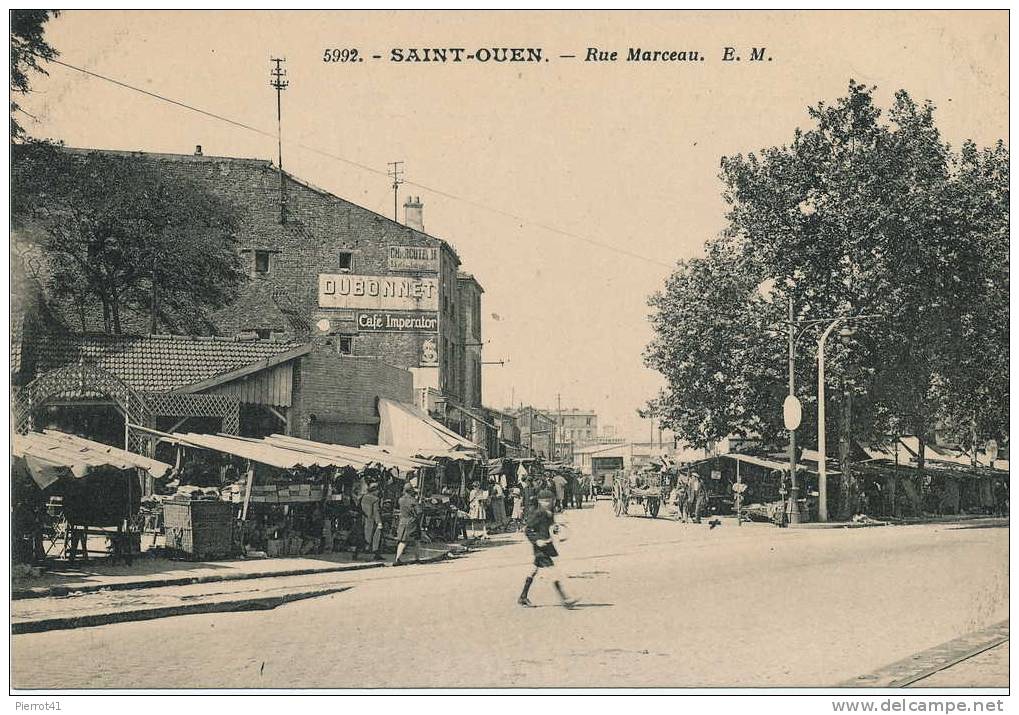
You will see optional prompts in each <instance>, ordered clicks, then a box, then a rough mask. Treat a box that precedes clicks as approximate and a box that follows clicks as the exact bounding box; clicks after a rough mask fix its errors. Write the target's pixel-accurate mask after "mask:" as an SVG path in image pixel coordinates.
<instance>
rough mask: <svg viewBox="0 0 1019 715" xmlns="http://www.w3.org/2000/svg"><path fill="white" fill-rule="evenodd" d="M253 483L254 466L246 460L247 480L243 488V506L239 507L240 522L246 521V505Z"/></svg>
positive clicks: (249, 499)
mask: <svg viewBox="0 0 1019 715" xmlns="http://www.w3.org/2000/svg"><path fill="white" fill-rule="evenodd" d="M254 482H255V465H253V464H252V463H251V460H250V459H249V460H248V479H247V482H246V486H245V488H244V506H242V507H241V521H247V519H248V503H249V502H250V501H251V488H252V485H253V484H254Z"/></svg>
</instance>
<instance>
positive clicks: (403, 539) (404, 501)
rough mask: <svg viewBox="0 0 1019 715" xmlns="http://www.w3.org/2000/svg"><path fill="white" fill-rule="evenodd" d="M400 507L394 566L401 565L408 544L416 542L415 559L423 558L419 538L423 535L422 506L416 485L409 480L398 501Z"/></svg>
mask: <svg viewBox="0 0 1019 715" xmlns="http://www.w3.org/2000/svg"><path fill="white" fill-rule="evenodd" d="M396 504H397V506H398V507H399V509H400V519H399V521H398V522H397V525H396V541H397V545H396V558H395V559H394V560H393V566H400V557H402V556H403V551H404V549H406V548H407V544H414V561H415V562H417V561H420V560H421V546H420V544H419V543H418V539H419V538H420V537H421V525H420V523H419V522H420V516H421V508H420V507H419V505H418V500H417V495H416V493H415V491H414V486H413V485H412V484H411V483H410V482H408V483H407V484H405V485H404V487H403V496H401V497H400V499H399V501H397V502H396Z"/></svg>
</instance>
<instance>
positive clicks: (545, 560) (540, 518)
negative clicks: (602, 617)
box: [517, 489, 577, 608]
mask: <svg viewBox="0 0 1019 715" xmlns="http://www.w3.org/2000/svg"><path fill="white" fill-rule="evenodd" d="M554 508H555V494H553V493H552V492H550V491H549V490H547V489H545V490H542V491H541V492H539V493H538V504H537V505H536V506H535V507H534V508H533V509H531V511H530V512H529V513H528V514H527V516H526V520H527V528H526V530H525V533H526V534H527V539H528V541H530V542H531V548H532V549H533V551H534V570H533V571H532V572H531V575H530V576H528V577H527V579H526V580H525V581H524V590H523V591H521V592H520V598H519V599H517V603H519V604H520V605H521V606H525V607H527V608H533V607H534V604H533V603H531V601H530V600H529V599H528V598H527V593H528V591H530V590H531V584H533V583H534V579H535V578H536V577H537V576H538V574H539V573H544V575H545V576H546V577H548V578H551V579H552V586H553V587H554V588H555V591H556V594H558V596H559V601H560V603H562V605H563V606H564V607H565V608H573V607H574V606H575V605H577V600H576V599H574V598H570V597H568V596H567V595H566V592H565V591H563V586H562V583H560V581H559V578H560V577H559V572H558V569H556V567H555V562H553V561H552V559H553V557H555V556H558V555H559V552H558V551H556V548H555V545H554V544H553V543H552V533H551V529H552V526H553V524H555V516H554V515H553V513H552V510H553V509H554Z"/></svg>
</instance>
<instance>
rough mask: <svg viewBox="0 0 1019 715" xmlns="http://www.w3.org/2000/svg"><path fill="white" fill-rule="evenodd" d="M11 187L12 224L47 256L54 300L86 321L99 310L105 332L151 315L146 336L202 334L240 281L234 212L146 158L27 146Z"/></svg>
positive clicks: (18, 156) (18, 159) (15, 167)
mask: <svg viewBox="0 0 1019 715" xmlns="http://www.w3.org/2000/svg"><path fill="white" fill-rule="evenodd" d="M12 187H13V190H12V209H13V213H14V216H15V219H16V221H18V223H20V224H22V225H24V226H26V227H28V228H29V229H30V230H29V231H27V233H28V235H30V236H36V237H37V238H35V240H36V242H37V243H38V245H39V248H41V249H42V251H43V253H44V254H45V255H46V256H47V258H48V271H47V273H48V280H47V283H48V286H47V287H48V289H49V292H50V294H51V296H53V297H54V298H59V299H62V300H69V301H70V302H71V303H72V304H74V305H76V306H78V307H79V311H80V313H81V315H82V316H83V317H84V315H85V314H87V313H91V311H92V310H101V311H102V319H103V326H104V329H105V331H106V332H108V333H115V334H117V333H121V332H122V330H123V315H124V313H125V311H130V312H131V313H134V314H143V315H145V314H147V315H150V317H151V325H152V329H153V330H154V329H155V327H156V324H157V323H159V322H161V323H163V324H170V325H180V324H181V323H183V327H184V329H185V330H186V332H191V333H201V332H204V331H205V329H206V328H207V327H208V326H209V325H210V323H209V321H208V317H207V316H208V312H209V311H210V310H211V309H215V308H218V307H222V306H223V305H226V304H227V303H228V302H229V301H230V300H232V299H233V298H234V297H235V296H236V294H237V290H238V287H239V285H240V283H241V281H242V280H244V277H245V275H244V273H243V271H242V270H241V262H240V257H239V255H238V252H237V247H236V241H235V236H234V230H235V228H236V223H237V212H236V210H235V208H234V207H233V206H232V205H230V204H228V203H226V202H224V201H223V200H221V199H219V198H217V197H215V196H213V195H212V194H210V193H208V192H207V191H205V190H204V189H203V188H202V187H201V186H199V185H198V184H196V183H194V182H192V181H189V180H186V179H184V178H182V177H180V176H173V177H170V176H168V175H167V174H166V173H165V172H164V171H162V170H161V169H160V167H158V165H156V164H154V163H153V162H151V161H147V160H145V159H142V158H139V157H132V156H118V155H111V154H106V153H101V152H91V153H88V154H82V153H77V152H71V151H67V150H64V149H61V148H59V147H54V146H52V145H49V144H44V143H38V142H30V143H29V144H26V145H21V146H19V147H18V151H17V152H16V153H15V156H14V162H13V166H12ZM83 322H84V321H83ZM85 327H86V326H85V325H84V324H83V325H82V329H83V330H84V329H85Z"/></svg>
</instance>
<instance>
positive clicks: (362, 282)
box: [318, 273, 439, 311]
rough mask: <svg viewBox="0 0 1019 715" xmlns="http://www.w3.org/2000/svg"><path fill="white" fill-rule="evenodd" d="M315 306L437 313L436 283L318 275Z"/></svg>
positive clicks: (437, 292) (392, 277) (435, 280)
mask: <svg viewBox="0 0 1019 715" xmlns="http://www.w3.org/2000/svg"><path fill="white" fill-rule="evenodd" d="M318 304H319V307H321V308H364V309H368V310H431V311H438V309H439V281H438V279H437V278H415V277H412V276H407V277H403V276H358V275H350V274H346V273H338V274H334V273H320V274H319V276H318Z"/></svg>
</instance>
